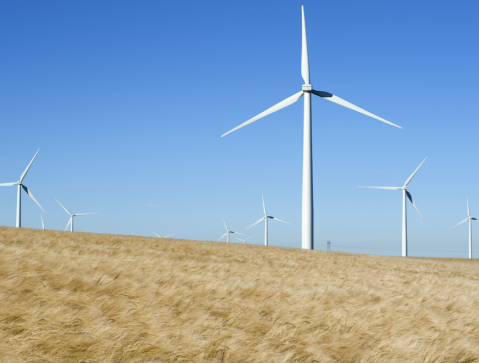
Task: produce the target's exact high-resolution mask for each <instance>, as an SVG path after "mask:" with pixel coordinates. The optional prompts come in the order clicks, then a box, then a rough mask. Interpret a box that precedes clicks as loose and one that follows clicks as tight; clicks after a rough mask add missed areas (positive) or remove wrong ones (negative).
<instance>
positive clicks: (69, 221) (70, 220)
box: [65, 216, 73, 231]
mask: <svg viewBox="0 0 479 363" xmlns="http://www.w3.org/2000/svg"><path fill="white" fill-rule="evenodd" d="M72 218H73V216H71V217H70V219H69V220H68V223H67V226H66V227H65V231H66V230H67V229H68V226H69V225H70V223H71V222H72Z"/></svg>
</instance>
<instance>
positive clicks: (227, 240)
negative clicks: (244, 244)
mask: <svg viewBox="0 0 479 363" xmlns="http://www.w3.org/2000/svg"><path fill="white" fill-rule="evenodd" d="M223 223H224V224H225V228H226V233H225V234H224V235H222V236H221V237H220V238H219V239H218V241H219V240H220V239H222V238H223V237H224V236H226V242H229V241H230V233H236V234H242V235H244V233H239V232H233V231H230V230H229V229H228V226H227V225H226V222H225V219H224V218H223Z"/></svg>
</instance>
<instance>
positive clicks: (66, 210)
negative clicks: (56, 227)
mask: <svg viewBox="0 0 479 363" xmlns="http://www.w3.org/2000/svg"><path fill="white" fill-rule="evenodd" d="M55 200H56V201H57V202H58V199H57V198H55ZM58 204H60V205H61V206H62V208H63V209H65V212H67V213H68V214H69V215H73V214H71V213H70V211H69V210H68V209H66V208H65V207H64V206H63V204H61V203H60V202H58Z"/></svg>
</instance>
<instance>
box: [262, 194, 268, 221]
mask: <svg viewBox="0 0 479 363" xmlns="http://www.w3.org/2000/svg"><path fill="white" fill-rule="evenodd" d="M261 198H262V199H263V211H264V215H265V216H267V215H268V213H266V205H265V204H264V197H263V194H261Z"/></svg>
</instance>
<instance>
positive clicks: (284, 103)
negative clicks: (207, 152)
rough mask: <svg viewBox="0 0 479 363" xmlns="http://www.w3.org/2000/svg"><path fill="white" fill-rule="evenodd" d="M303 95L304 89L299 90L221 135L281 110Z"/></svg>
mask: <svg viewBox="0 0 479 363" xmlns="http://www.w3.org/2000/svg"><path fill="white" fill-rule="evenodd" d="M302 96H303V91H300V92H298V93H296V94H294V95H292V96H291V97H288V98H287V99H285V100H284V101H281V102H280V103H277V104H276V105H274V106H273V107H270V108H268V109H267V110H266V111H264V112H262V113H260V114H259V115H258V116H255V117H253V118H252V119H249V120H248V121H246V122H244V123H242V124H241V125H239V126H236V127H235V128H234V129H232V130H230V131H228V132H227V133H226V134H223V135H221V137H223V136H226V135H228V134H230V133H232V132H233V131H236V130H238V129H240V128H242V127H243V126H246V125H249V124H250V123H252V122H254V121H256V120H259V119H260V118H262V117H265V116H267V115H269V114H270V113H273V112H276V111H278V110H281V109H282V108H285V107H286V106H289V105H291V104H293V103H295V102H296V101H297V100H299V99H300V98H301V97H302Z"/></svg>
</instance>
